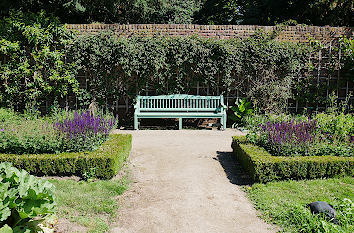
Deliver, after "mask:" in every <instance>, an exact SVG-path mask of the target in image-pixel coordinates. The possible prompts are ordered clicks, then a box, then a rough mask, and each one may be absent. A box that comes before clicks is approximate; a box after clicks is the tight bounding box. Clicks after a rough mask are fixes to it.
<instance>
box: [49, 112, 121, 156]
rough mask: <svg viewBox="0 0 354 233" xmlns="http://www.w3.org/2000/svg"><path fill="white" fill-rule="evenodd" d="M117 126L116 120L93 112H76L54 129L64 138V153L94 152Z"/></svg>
mask: <svg viewBox="0 0 354 233" xmlns="http://www.w3.org/2000/svg"><path fill="white" fill-rule="evenodd" d="M115 125H116V118H110V119H105V118H104V117H103V116H102V115H98V116H94V115H93V114H92V113H91V112H89V111H87V112H84V113H78V112H74V116H73V117H72V118H70V117H67V118H65V119H62V120H60V121H57V122H56V123H55V124H54V128H55V129H56V130H57V131H58V132H59V134H60V135H61V136H62V137H63V138H64V144H63V146H64V148H63V150H64V151H85V150H93V149H95V148H97V147H98V146H99V145H101V144H102V142H104V141H105V140H106V139H107V137H108V135H109V133H110V132H111V130H112V129H113V128H114V127H115Z"/></svg>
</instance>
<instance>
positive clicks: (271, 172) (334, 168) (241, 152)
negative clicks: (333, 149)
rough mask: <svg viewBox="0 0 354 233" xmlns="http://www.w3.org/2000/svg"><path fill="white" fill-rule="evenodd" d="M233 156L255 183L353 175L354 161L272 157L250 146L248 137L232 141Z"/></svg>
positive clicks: (333, 158) (340, 158) (348, 159)
mask: <svg viewBox="0 0 354 233" xmlns="http://www.w3.org/2000/svg"><path fill="white" fill-rule="evenodd" d="M232 148H233V150H234V155H235V156H236V158H237V159H238V160H239V161H240V163H241V165H242V167H243V168H244V169H245V170H246V171H248V172H249V173H250V176H251V178H252V179H253V180H254V181H255V182H260V183H266V182H269V181H272V180H284V179H314V178H322V177H334V176H341V175H349V176H352V175H353V174H354V166H353V165H354V157H334V156H326V155H323V156H299V157H291V156H286V157H283V156H272V155H270V154H269V153H268V152H267V151H266V150H265V149H263V148H261V147H259V146H256V145H253V144H250V143H249V142H248V141H247V139H246V137H236V136H235V137H233V142H232Z"/></svg>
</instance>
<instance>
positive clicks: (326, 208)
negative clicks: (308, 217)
mask: <svg viewBox="0 0 354 233" xmlns="http://www.w3.org/2000/svg"><path fill="white" fill-rule="evenodd" d="M307 207H310V209H311V213H312V214H324V215H325V216H326V217H327V218H328V219H329V221H331V222H332V223H334V224H339V222H338V220H337V219H336V210H335V209H334V208H333V206H331V205H330V204H328V203H327V202H324V201H315V202H312V203H310V204H308V205H307Z"/></svg>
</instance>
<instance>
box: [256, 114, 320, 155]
mask: <svg viewBox="0 0 354 233" xmlns="http://www.w3.org/2000/svg"><path fill="white" fill-rule="evenodd" d="M259 127H260V140H259V144H262V146H264V147H265V148H267V149H268V150H270V151H271V152H273V154H277V155H287V154H289V153H291V154H306V153H307V152H308V150H309V148H310V146H311V144H312V143H314V142H315V141H316V139H317V136H318V135H317V122H316V120H311V119H308V120H307V121H299V122H296V121H294V120H292V121H281V122H270V121H268V122H266V123H264V124H260V125H259Z"/></svg>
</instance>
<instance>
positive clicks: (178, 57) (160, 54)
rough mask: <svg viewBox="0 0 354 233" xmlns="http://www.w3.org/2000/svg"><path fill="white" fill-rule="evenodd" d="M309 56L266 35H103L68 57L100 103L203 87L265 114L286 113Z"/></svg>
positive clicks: (88, 38) (86, 38)
mask: <svg viewBox="0 0 354 233" xmlns="http://www.w3.org/2000/svg"><path fill="white" fill-rule="evenodd" d="M308 51H309V47H308V46H305V45H303V44H296V43H290V42H279V41H275V40H274V39H273V37H272V35H271V34H267V33H264V32H259V33H257V34H256V35H255V36H252V37H250V38H248V39H244V40H241V39H232V40H216V39H203V38H200V37H196V36H191V37H152V38H146V37H145V38H139V37H133V38H118V37H116V36H114V34H113V33H112V32H103V33H99V34H95V35H92V34H91V35H88V34H87V35H82V36H79V37H78V38H77V39H76V40H75V42H74V43H73V44H72V46H71V47H70V49H69V51H68V52H67V53H68V55H69V56H70V57H72V59H73V60H74V61H76V62H78V64H80V69H82V70H84V71H85V72H87V73H88V91H89V93H90V94H91V98H94V99H95V100H96V101H97V102H98V103H100V104H103V103H105V102H106V101H107V98H109V97H112V96H113V97H115V98H118V97H119V96H122V95H123V96H130V97H134V96H135V95H136V94H137V93H143V92H144V91H145V90H146V89H147V88H148V89H154V90H156V94H168V93H170V94H171V93H188V92H189V91H190V89H191V88H192V87H194V86H195V85H196V83H197V82H199V83H200V84H201V85H204V86H209V87H211V89H214V91H215V90H216V89H217V87H223V88H222V90H221V91H223V92H229V91H234V90H236V89H237V90H239V91H240V93H243V94H244V95H247V96H249V97H250V98H252V99H253V100H254V102H255V103H256V104H258V105H259V106H261V107H262V109H263V110H265V111H283V110H284V109H285V107H286V101H287V99H288V98H290V97H292V92H291V90H292V87H293V85H294V80H295V79H296V78H298V77H299V75H300V70H301V69H303V68H304V67H306V63H307V61H308ZM214 93H216V92H214ZM224 94H225V93H224Z"/></svg>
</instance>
